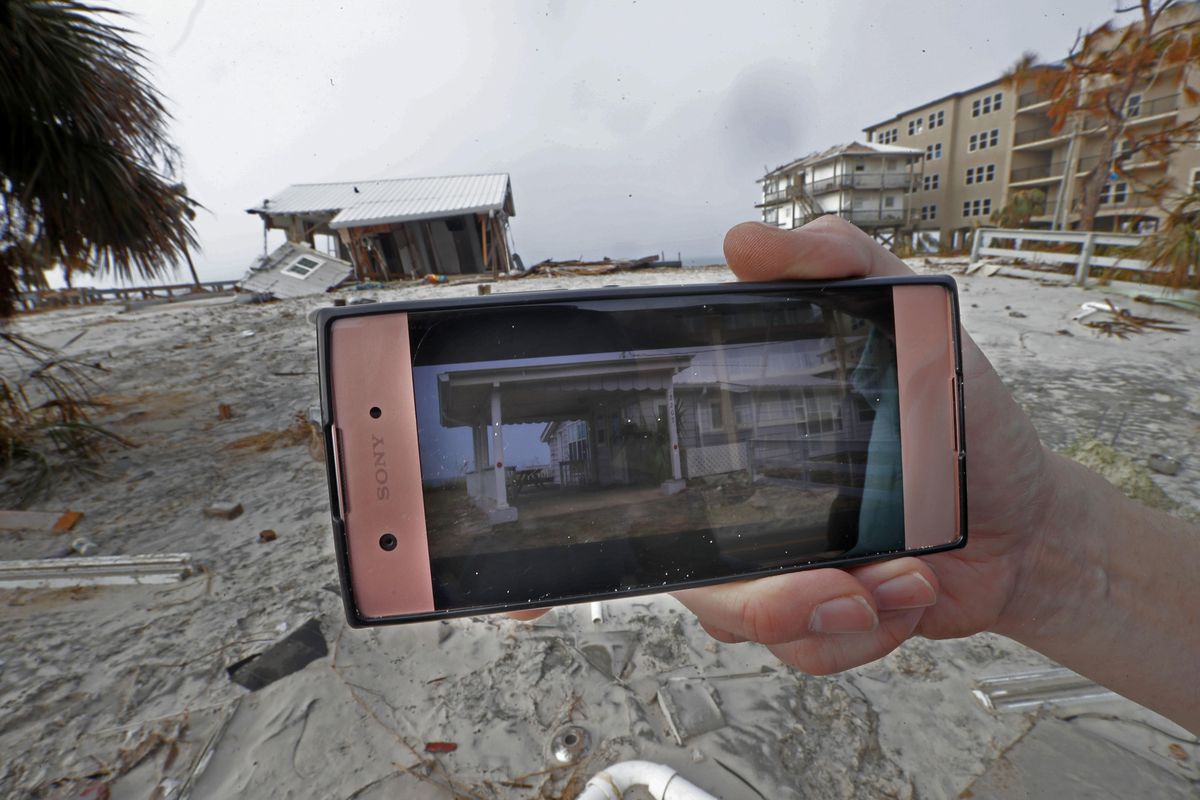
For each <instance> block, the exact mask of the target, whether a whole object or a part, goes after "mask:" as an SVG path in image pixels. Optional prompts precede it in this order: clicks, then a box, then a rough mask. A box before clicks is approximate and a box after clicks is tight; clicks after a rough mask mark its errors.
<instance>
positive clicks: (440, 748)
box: [425, 742, 458, 753]
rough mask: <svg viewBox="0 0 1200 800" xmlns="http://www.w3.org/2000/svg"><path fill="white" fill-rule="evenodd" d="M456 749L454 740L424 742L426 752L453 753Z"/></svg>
mask: <svg viewBox="0 0 1200 800" xmlns="http://www.w3.org/2000/svg"><path fill="white" fill-rule="evenodd" d="M457 749H458V745H457V744H455V743H454V742H426V743H425V752H426V753H453V752H454V751H455V750H457Z"/></svg>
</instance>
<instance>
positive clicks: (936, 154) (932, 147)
mask: <svg viewBox="0 0 1200 800" xmlns="http://www.w3.org/2000/svg"><path fill="white" fill-rule="evenodd" d="M941 157H942V143H941V142H938V143H936V144H927V145H925V160H926V161H935V160H937V159H939V158H941Z"/></svg>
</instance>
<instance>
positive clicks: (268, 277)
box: [240, 242, 354, 300]
mask: <svg viewBox="0 0 1200 800" xmlns="http://www.w3.org/2000/svg"><path fill="white" fill-rule="evenodd" d="M353 272H354V267H352V266H351V265H350V264H349V262H346V261H343V260H342V259H340V258H336V257H334V256H331V255H327V254H325V253H321V252H318V251H316V250H314V249H313V248H311V247H309V246H308V245H303V244H293V243H292V242H284V243H283V244H282V245H280V246H279V247H277V248H275V250H274V251H273V252H272V253H270V254H269V255H265V256H259V257H258V258H257V259H256V260H255V262H254V264H253V266H251V267H250V271H249V272H247V273H246V277H245V278H243V279H242V282H241V284H240V288H241V289H243V290H244V291H247V292H256V293H261V294H270V295H271V296H273V297H276V298H279V299H280V300H282V299H285V298H288V297H302V296H303V295H308V294H321V293H322V292H328V291H329V290H330V289H335V288H337V287H338V286H340V285H341V284H342V283H344V282H345V281H346V280H348V279H349V278H350V276H351V275H352V274H353Z"/></svg>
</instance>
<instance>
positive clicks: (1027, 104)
mask: <svg viewBox="0 0 1200 800" xmlns="http://www.w3.org/2000/svg"><path fill="white" fill-rule="evenodd" d="M1049 102H1050V98H1049V97H1046V96H1045V95H1044V94H1042V93H1041V92H1039V91H1037V90H1036V89H1030V90H1029V91H1028V92H1021V94H1020V95H1018V96H1017V110H1018V111H1022V110H1024V109H1027V108H1032V107H1033V106H1040V105H1043V104H1045V103H1049Z"/></svg>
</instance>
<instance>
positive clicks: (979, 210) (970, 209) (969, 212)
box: [963, 197, 992, 217]
mask: <svg viewBox="0 0 1200 800" xmlns="http://www.w3.org/2000/svg"><path fill="white" fill-rule="evenodd" d="M991 213H992V199H991V198H990V197H985V198H983V199H982V200H964V201H963V216H964V217H986V216H988V215H990V214H991Z"/></svg>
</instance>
